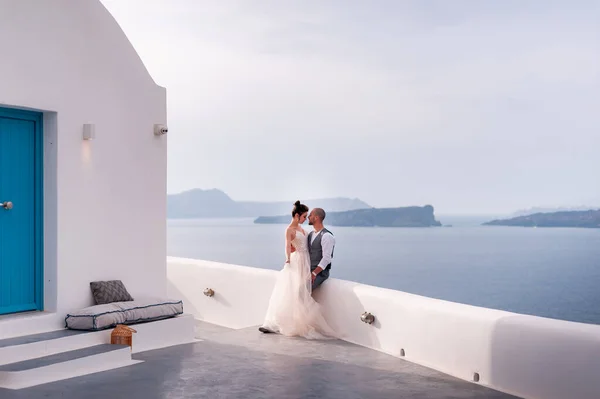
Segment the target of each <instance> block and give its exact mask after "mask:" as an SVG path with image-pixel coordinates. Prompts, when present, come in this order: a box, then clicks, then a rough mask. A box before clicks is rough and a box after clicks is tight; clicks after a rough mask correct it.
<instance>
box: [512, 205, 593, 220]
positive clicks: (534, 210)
mask: <svg viewBox="0 0 600 399" xmlns="http://www.w3.org/2000/svg"><path fill="white" fill-rule="evenodd" d="M590 209H600V206H581V205H580V206H560V207H554V208H550V207H533V208H529V209H520V210H518V211H516V212H514V213H513V214H511V215H508V216H509V217H510V218H516V217H519V216H530V215H534V214H536V213H557V212H572V211H589V210H590Z"/></svg>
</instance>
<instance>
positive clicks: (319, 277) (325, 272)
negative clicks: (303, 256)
mask: <svg viewBox="0 0 600 399" xmlns="http://www.w3.org/2000/svg"><path fill="white" fill-rule="evenodd" d="M313 270H314V269H313ZM328 278H329V270H328V269H326V270H321V273H319V274H317V277H315V281H313V283H312V290H313V291H314V290H315V289H317V288H318V287H319V286H320V285H321V284H323V281H325V280H327V279H328Z"/></svg>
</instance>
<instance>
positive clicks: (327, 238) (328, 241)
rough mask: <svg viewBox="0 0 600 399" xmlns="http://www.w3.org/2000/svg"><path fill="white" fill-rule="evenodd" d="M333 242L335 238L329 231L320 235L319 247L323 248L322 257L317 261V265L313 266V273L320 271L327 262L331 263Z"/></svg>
mask: <svg viewBox="0 0 600 399" xmlns="http://www.w3.org/2000/svg"><path fill="white" fill-rule="evenodd" d="M334 244H335V239H334V238H333V236H332V235H331V234H329V233H325V234H323V236H322V237H321V247H322V248H323V257H322V258H321V261H320V262H319V265H318V266H317V267H316V268H315V270H314V272H315V274H319V273H321V272H322V271H323V270H324V269H325V268H326V267H327V265H328V264H330V263H331V259H332V258H333V256H332V253H333V245H334Z"/></svg>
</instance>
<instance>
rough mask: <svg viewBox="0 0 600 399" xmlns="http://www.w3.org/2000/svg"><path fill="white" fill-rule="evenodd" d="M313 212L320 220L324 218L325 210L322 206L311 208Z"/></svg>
mask: <svg viewBox="0 0 600 399" xmlns="http://www.w3.org/2000/svg"><path fill="white" fill-rule="evenodd" d="M313 214H314V215H315V216H316V217H318V218H319V220H320V221H321V222H322V221H323V220H325V211H324V210H323V208H315V209H313Z"/></svg>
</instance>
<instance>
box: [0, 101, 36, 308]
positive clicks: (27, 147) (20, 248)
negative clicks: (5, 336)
mask: <svg viewBox="0 0 600 399" xmlns="http://www.w3.org/2000/svg"><path fill="white" fill-rule="evenodd" d="M41 123H42V117H41V114H40V113H36V112H28V111H20V110H11V109H6V108H0V314H6V313H16V312H24V311H30V310H42V309H43V301H42V295H43V294H42V284H43V278H42V270H43V267H42V256H43V251H42V238H43V235H42V209H43V208H42V203H41V202H42V197H43V196H42V171H43V169H42V153H43V152H42V148H41V147H42V140H41V135H42V126H41Z"/></svg>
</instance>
